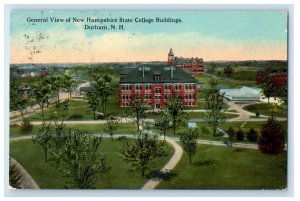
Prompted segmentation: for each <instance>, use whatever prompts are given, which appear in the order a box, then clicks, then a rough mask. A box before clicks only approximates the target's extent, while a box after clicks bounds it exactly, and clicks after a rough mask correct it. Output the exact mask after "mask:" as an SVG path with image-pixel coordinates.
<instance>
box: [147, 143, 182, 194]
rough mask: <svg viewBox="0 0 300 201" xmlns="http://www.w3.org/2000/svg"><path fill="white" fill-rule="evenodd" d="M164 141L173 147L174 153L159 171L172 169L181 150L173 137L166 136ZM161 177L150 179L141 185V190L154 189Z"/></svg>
mask: <svg viewBox="0 0 300 201" xmlns="http://www.w3.org/2000/svg"><path fill="white" fill-rule="evenodd" d="M166 141H167V142H168V143H170V144H171V145H172V146H173V147H174V154H173V156H172V158H171V159H170V160H169V162H168V163H167V164H166V165H165V166H164V167H163V168H162V169H161V170H160V171H161V172H168V171H170V170H172V169H173V168H174V167H175V166H176V165H177V163H179V161H180V159H181V156H182V153H183V150H182V148H181V146H180V145H179V144H177V143H176V142H175V140H174V139H173V138H170V137H166ZM161 181H162V179H150V180H149V181H148V182H147V183H146V184H145V185H144V186H143V187H142V190H152V189H154V188H155V187H156V186H157V185H158V184H159V183H160V182H161Z"/></svg>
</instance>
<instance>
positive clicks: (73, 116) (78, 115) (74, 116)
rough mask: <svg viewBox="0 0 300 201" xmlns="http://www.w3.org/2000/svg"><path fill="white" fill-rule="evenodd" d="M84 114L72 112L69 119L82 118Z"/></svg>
mask: <svg viewBox="0 0 300 201" xmlns="http://www.w3.org/2000/svg"><path fill="white" fill-rule="evenodd" d="M82 118H83V116H82V115H81V114H72V115H70V116H69V118H68V119H82Z"/></svg>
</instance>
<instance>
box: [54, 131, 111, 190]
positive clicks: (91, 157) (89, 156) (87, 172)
mask: <svg viewBox="0 0 300 201" xmlns="http://www.w3.org/2000/svg"><path fill="white" fill-rule="evenodd" d="M61 138H62V140H61V142H62V147H61V148H60V149H55V150H53V157H54V158H56V160H54V161H59V162H58V163H57V164H56V165H57V168H58V169H59V170H60V171H61V172H62V174H63V175H64V177H65V178H67V179H68V181H67V188H80V189H91V188H94V186H93V185H94V183H95V182H96V181H97V180H98V176H99V174H100V173H101V172H103V171H105V170H107V166H106V161H105V159H104V157H103V155H102V154H101V153H100V152H99V148H100V145H101V138H99V137H96V136H93V135H91V134H88V133H86V132H84V131H79V130H71V129H69V130H68V131H67V132H64V135H63V136H61Z"/></svg>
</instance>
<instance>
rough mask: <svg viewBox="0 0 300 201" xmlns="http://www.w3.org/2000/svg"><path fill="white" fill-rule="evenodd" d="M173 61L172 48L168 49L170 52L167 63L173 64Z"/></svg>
mask: <svg viewBox="0 0 300 201" xmlns="http://www.w3.org/2000/svg"><path fill="white" fill-rule="evenodd" d="M173 62H174V53H173V50H172V48H171V49H170V52H169V54H168V64H173Z"/></svg>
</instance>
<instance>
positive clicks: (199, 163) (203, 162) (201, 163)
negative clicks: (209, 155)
mask: <svg viewBox="0 0 300 201" xmlns="http://www.w3.org/2000/svg"><path fill="white" fill-rule="evenodd" d="M194 165H197V166H212V165H214V166H215V165H216V161H215V160H213V159H207V160H200V161H197V162H195V163H194Z"/></svg>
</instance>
